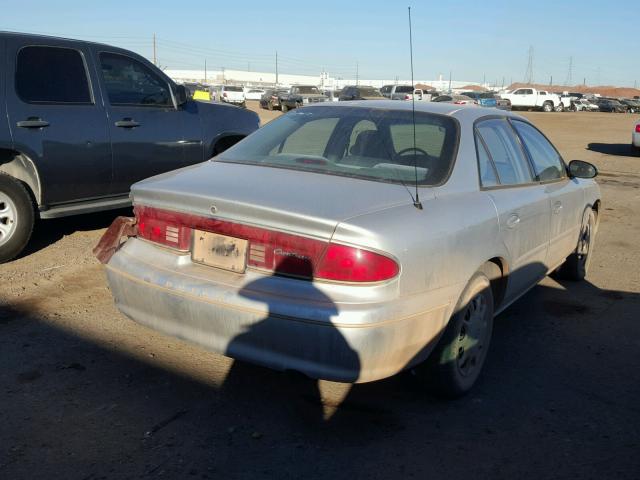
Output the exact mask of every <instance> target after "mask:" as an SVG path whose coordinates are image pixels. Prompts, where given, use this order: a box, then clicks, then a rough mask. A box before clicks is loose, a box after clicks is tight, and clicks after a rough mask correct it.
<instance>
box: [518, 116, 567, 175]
mask: <svg viewBox="0 0 640 480" xmlns="http://www.w3.org/2000/svg"><path fill="white" fill-rule="evenodd" d="M512 124H513V126H514V128H515V129H516V131H517V132H518V134H519V135H520V138H521V139H522V143H523V144H524V147H525V149H526V150H527V152H528V153H529V157H530V158H531V162H532V163H533V169H534V170H535V172H536V175H537V177H538V180H540V181H542V182H545V181H548V180H556V179H558V178H563V177H564V176H565V168H564V164H563V162H562V159H561V158H560V154H559V153H558V152H557V150H556V149H555V148H554V147H553V145H551V143H549V141H548V140H547V139H546V138H545V137H544V135H542V134H541V133H540V132H539V131H538V130H536V129H535V128H534V127H533V126H531V125H529V124H528V123H525V122H521V121H514V122H513V123H512Z"/></svg>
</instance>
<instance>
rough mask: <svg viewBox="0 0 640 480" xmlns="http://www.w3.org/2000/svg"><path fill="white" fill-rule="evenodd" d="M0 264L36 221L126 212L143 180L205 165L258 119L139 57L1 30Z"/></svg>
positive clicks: (253, 127)
mask: <svg viewBox="0 0 640 480" xmlns="http://www.w3.org/2000/svg"><path fill="white" fill-rule="evenodd" d="M0 65H3V67H2V69H1V70H0V110H2V112H3V116H4V122H0V262H6V261H8V260H10V259H12V258H14V257H15V256H16V255H18V254H19V253H20V252H21V251H22V250H23V248H24V247H25V246H26V245H27V243H28V241H29V238H30V236H31V232H32V230H33V227H34V223H35V222H36V220H37V219H48V218H57V217H64V216H68V215H75V214H80V213H87V212H95V211H99V210H108V209H114V208H121V207H124V206H127V205H130V204H131V201H130V198H129V187H130V186H131V184H132V183H134V182H137V181H138V180H141V179H143V178H146V177H149V176H152V175H156V174H158V173H163V172H166V171H168V170H174V169H176V168H179V167H184V166H186V165H191V164H194V163H199V162H202V161H204V160H206V159H207V158H210V157H211V156H213V155H215V154H217V153H220V152H221V151H223V150H224V149H225V148H228V147H229V146H231V145H232V144H234V143H235V142H237V141H238V140H239V139H240V138H242V137H243V136H245V135H248V134H249V133H251V132H253V131H254V130H256V129H257V128H258V123H259V122H258V117H257V115H256V114H255V113H253V112H247V111H243V110H239V109H235V108H230V107H228V106H226V105H219V104H217V105H216V104H210V103H203V102H194V101H192V100H190V99H189V98H188V94H187V89H186V88H185V87H184V86H182V85H176V84H175V83H174V82H173V81H172V80H171V79H169V78H168V77H167V76H166V75H165V74H164V73H163V72H162V71H161V70H160V69H158V68H157V67H155V66H154V65H153V64H152V63H150V62H149V61H147V60H145V59H144V58H142V57H141V56H139V55H137V54H135V53H133V52H130V51H128V50H123V49H121V48H116V47H111V46H109V45H102V44H96V43H89V42H83V41H79V40H67V39H61V38H53V37H45V36H39V35H23V34H14V33H0Z"/></svg>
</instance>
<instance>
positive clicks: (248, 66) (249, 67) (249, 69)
mask: <svg viewBox="0 0 640 480" xmlns="http://www.w3.org/2000/svg"><path fill="white" fill-rule="evenodd" d="M250 71H251V62H247V72H250Z"/></svg>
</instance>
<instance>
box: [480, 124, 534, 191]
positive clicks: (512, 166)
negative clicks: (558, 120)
mask: <svg viewBox="0 0 640 480" xmlns="http://www.w3.org/2000/svg"><path fill="white" fill-rule="evenodd" d="M476 129H477V132H478V134H479V135H480V137H481V138H482V140H484V143H485V145H486V146H487V149H488V153H489V155H490V156H491V159H492V160H493V164H494V165H495V167H496V171H497V172H498V181H499V182H500V184H502V185H518V184H525V183H531V182H533V175H532V173H531V169H530V168H529V162H528V160H527V159H526V158H525V156H524V152H523V151H522V148H521V147H520V145H519V143H518V139H517V138H516V135H515V133H514V131H513V129H512V128H511V126H510V125H509V123H508V122H507V121H506V120H503V119H491V120H485V121H483V122H481V123H479V124H478V126H477V127H476Z"/></svg>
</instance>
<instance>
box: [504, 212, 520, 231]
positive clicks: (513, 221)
mask: <svg viewBox="0 0 640 480" xmlns="http://www.w3.org/2000/svg"><path fill="white" fill-rule="evenodd" d="M519 223H520V217H519V216H518V215H516V214H515V213H514V214H512V215H511V216H510V217H509V218H508V219H507V228H516V227H517V226H518V224H519Z"/></svg>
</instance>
